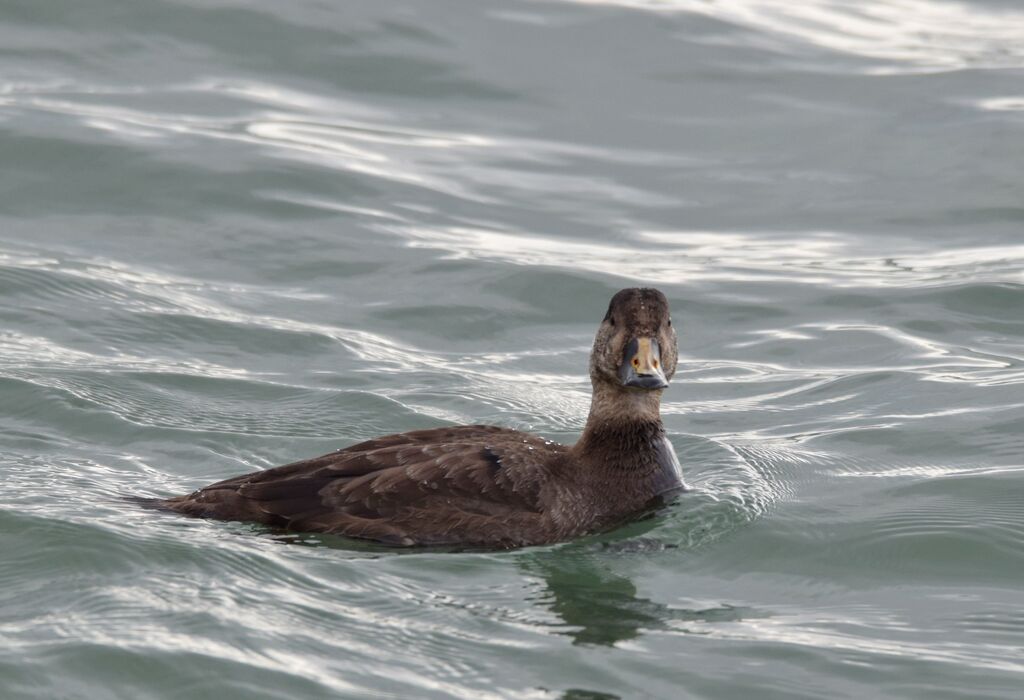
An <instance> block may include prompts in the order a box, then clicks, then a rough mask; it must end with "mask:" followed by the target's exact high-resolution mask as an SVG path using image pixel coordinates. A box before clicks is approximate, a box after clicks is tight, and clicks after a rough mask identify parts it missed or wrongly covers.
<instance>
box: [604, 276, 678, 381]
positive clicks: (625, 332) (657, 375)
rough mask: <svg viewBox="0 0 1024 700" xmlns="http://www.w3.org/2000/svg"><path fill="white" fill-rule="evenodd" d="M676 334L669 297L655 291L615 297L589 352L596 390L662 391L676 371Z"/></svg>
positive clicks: (624, 292) (628, 292) (627, 291)
mask: <svg viewBox="0 0 1024 700" xmlns="http://www.w3.org/2000/svg"><path fill="white" fill-rule="evenodd" d="M677 353H678V351H677V348H676V332H675V329H673V328H672V317H671V316H670V315H669V309H668V299H666V298H665V295H664V294H662V293H661V292H659V291H658V290H657V289H647V288H642V289H641V288H631V289H623V290H622V291H621V292H619V293H618V294H616V295H615V296H613V297H612V300H611V303H609V304H608V313H606V314H605V316H604V320H603V321H601V326H600V328H598V329H597V337H596V338H595V339H594V349H593V351H592V352H591V354H590V379H591V381H592V382H593V384H594V388H595V389H597V388H598V387H609V388H615V389H617V390H619V391H624V392H650V391H657V392H660V391H661V390H662V389H664V388H665V387H667V386H668V382H669V380H670V379H671V378H672V375H673V374H675V371H676V358H677Z"/></svg>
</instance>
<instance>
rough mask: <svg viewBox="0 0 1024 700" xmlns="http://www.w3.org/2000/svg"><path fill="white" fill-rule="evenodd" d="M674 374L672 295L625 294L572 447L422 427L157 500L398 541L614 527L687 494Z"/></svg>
mask: <svg viewBox="0 0 1024 700" xmlns="http://www.w3.org/2000/svg"><path fill="white" fill-rule="evenodd" d="M675 369H676V334H675V331H674V330H673V328H672V320H671V318H670V317H669V308H668V301H667V300H666V299H665V295H663V294H662V293H661V292H659V291H658V290H656V289H623V290H622V291H621V292H619V293H618V294H616V295H615V296H614V297H612V300H611V303H610V304H609V305H608V313H607V314H605V317H604V320H603V321H602V322H601V326H600V327H599V328H598V331H597V337H596V338H595V340H594V347H593V350H592V351H591V353H590V380H591V383H592V385H593V397H592V399H591V404H590V416H589V417H588V418H587V425H586V427H585V428H584V430H583V434H582V435H581V436H580V439H579V441H578V442H577V443H576V444H575V445H573V446H572V447H567V446H565V445H559V444H556V443H553V442H551V441H548V440H544V439H543V438H540V437H537V436H534V435H530V434H529V433H522V432H519V431H517V430H509V429H507V428H499V427H495V426H490V425H467V426H459V427H450V428H435V429H432V430H418V431H414V432H409V433H401V434H398V435H388V436H385V437H380V438H376V439H374V440H368V441H367V442H362V443H359V444H358V445H353V446H352V447H347V448H345V449H342V450H338V451H337V452H331V453H330V454H326V455H323V456H322V457H315V458H313V459H309V460H305V461H302V462H295V463H294V464H287V465H285V466H281V467H276V468H273V469H268V470H266V471H260V472H254V473H252V474H246V475H244V476H238V477H235V478H233V479H228V480H226V481H221V482H218V483H216V484H212V485H210V486H207V487H205V488H202V489H199V490H198V491H195V492H194V493H190V494H188V495H186V496H178V497H175V498H168V499H165V500H157V501H154V502H151V505H153V506H156V507H158V508H164V509H169V510H173V511H177V512H179V513H183V514H185V515H191V516H195V517H201V518H217V519H220V520H241V521H253V522H258V523H263V524H266V525H270V526H273V527H280V528H285V529H287V530H290V531H295V532H325V533H333V534H338V535H344V536H347V537H356V538H361V539H367V540H375V541H378V542H382V543H386V544H392V545H464V546H474V547H475V546H479V547H495V548H511V547H519V546H524V545H533V544H546V543H551V542H557V541H560V540H566V539H569V538H571V537H576V536H578V535H583V534H587V533H592V532H597V531H601V530H606V529H608V528H610V527H613V526H615V525H617V524H619V523H622V522H624V521H626V520H629V519H631V518H635V517H637V516H640V515H643V514H645V513H648V512H650V510H651V509H652V508H654V507H656V506H658V505H660V504H662V503H664V502H665V501H666V500H667V499H668V497H670V496H671V495H672V494H673V493H674V492H677V491H679V490H680V489H682V488H684V486H683V482H682V476H681V472H680V468H679V461H678V460H677V459H676V455H675V452H674V451H673V449H672V445H671V444H670V443H669V441H668V440H667V439H666V437H665V429H664V427H663V426H662V423H661V416H660V413H659V406H660V402H661V393H662V391H663V390H664V389H665V387H667V386H668V380H669V379H671V377H672V375H673V373H674V372H675Z"/></svg>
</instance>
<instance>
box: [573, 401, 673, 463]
mask: <svg viewBox="0 0 1024 700" xmlns="http://www.w3.org/2000/svg"><path fill="white" fill-rule="evenodd" d="M660 404H661V392H660V391H643V392H640V391H623V390H621V389H618V388H617V387H605V386H600V385H599V386H595V387H594V394H593V397H592V398H591V402H590V416H589V417H588V418H587V425H586V427H585V428H584V429H583V434H582V435H581V436H580V439H579V442H577V443H576V445H575V447H574V450H576V452H577V453H578V454H579V456H580V457H581V458H582V459H584V460H585V461H598V462H599V463H600V464H599V465H595V466H606V467H614V468H623V469H639V470H643V471H646V470H648V469H651V468H654V467H655V466H657V463H658V462H659V461H660V460H661V458H662V457H661V455H660V453H661V452H662V451H663V450H664V447H663V443H664V442H665V440H664V438H665V428H664V426H663V425H662V424H661V411H660Z"/></svg>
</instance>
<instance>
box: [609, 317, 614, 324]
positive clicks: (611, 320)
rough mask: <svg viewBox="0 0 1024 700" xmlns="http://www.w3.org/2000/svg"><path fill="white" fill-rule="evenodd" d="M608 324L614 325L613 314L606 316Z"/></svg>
mask: <svg viewBox="0 0 1024 700" xmlns="http://www.w3.org/2000/svg"><path fill="white" fill-rule="evenodd" d="M608 325H610V326H614V325H615V317H614V316H609V317H608Z"/></svg>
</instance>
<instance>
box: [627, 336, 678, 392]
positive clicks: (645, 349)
mask: <svg viewBox="0 0 1024 700" xmlns="http://www.w3.org/2000/svg"><path fill="white" fill-rule="evenodd" d="M619 379H621V380H622V385H623V386H628V387H630V388H632V389H645V390H647V391H652V390H655V389H664V388H665V387H667V386H668V380H667V379H665V373H664V372H663V371H662V368H661V348H659V347H658V341H657V340H655V339H654V338H633V340H631V341H629V344H628V345H627V346H626V350H625V352H624V353H623V358H622V364H621V365H620V366H619Z"/></svg>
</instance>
